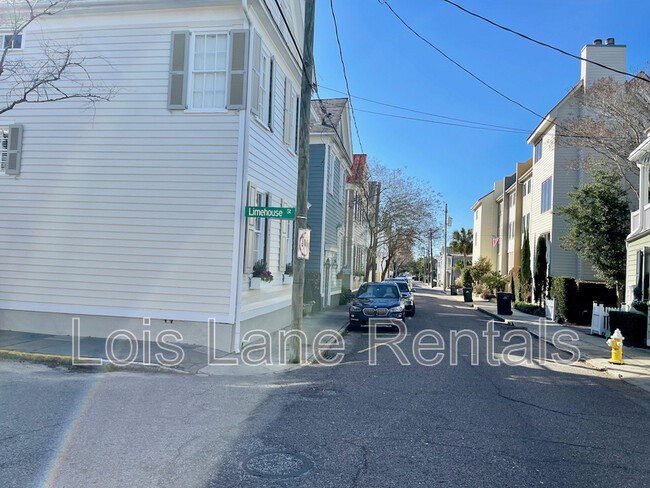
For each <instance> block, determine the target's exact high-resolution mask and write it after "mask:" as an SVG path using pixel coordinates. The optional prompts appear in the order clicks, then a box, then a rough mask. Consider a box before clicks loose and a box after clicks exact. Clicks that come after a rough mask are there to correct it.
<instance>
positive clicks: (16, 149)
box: [5, 125, 23, 175]
mask: <svg viewBox="0 0 650 488" xmlns="http://www.w3.org/2000/svg"><path fill="white" fill-rule="evenodd" d="M7 142H8V144H7V166H6V168H5V173H6V174H8V175H19V174H20V160H21V157H22V152H23V151H22V147H23V126H22V125H10V126H9V140H8V141H7Z"/></svg>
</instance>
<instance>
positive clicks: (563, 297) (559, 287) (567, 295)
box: [551, 276, 578, 322]
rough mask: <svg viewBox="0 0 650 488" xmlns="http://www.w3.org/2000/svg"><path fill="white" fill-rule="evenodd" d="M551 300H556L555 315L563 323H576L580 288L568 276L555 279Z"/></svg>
mask: <svg viewBox="0 0 650 488" xmlns="http://www.w3.org/2000/svg"><path fill="white" fill-rule="evenodd" d="M551 298H554V299H555V315H556V316H557V317H558V319H560V320H561V321H562V322H566V321H569V322H575V320H576V317H577V315H578V307H577V305H578V287H577V286H576V280H575V279H574V278H571V277H568V276H556V277H555V278H553V283H552V288H551Z"/></svg>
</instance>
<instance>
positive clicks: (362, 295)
mask: <svg viewBox="0 0 650 488" xmlns="http://www.w3.org/2000/svg"><path fill="white" fill-rule="evenodd" d="M349 314H350V325H351V326H360V325H368V319H370V318H375V317H381V318H384V317H387V318H393V319H400V320H401V319H403V318H404V302H403V299H402V294H401V292H400V290H399V287H398V285H397V283H386V282H383V283H364V284H363V285H361V286H360V287H359V290H358V291H357V293H356V295H355V297H354V300H353V301H352V303H351V304H350V309H349Z"/></svg>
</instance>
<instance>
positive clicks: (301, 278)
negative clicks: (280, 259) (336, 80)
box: [289, 0, 316, 363]
mask: <svg viewBox="0 0 650 488" xmlns="http://www.w3.org/2000/svg"><path fill="white" fill-rule="evenodd" d="M315 3H316V0H306V1H305V40H304V44H303V50H302V59H303V65H302V84H301V89H300V132H299V136H298V143H299V146H298V191H297V194H296V225H294V235H293V288H292V291H291V314H292V321H291V330H292V331H302V309H303V297H304V291H305V260H304V259H299V258H298V236H299V235H300V230H302V229H306V228H307V183H308V181H309V121H310V120H311V117H310V112H311V94H312V89H313V88H312V86H313V83H312V79H311V77H312V73H313V70H314V17H315ZM289 361H291V362H292V363H300V362H301V361H302V358H301V341H300V337H298V334H294V335H292V336H291V340H290V343H289Z"/></svg>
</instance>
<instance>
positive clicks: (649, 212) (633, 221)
mask: <svg viewBox="0 0 650 488" xmlns="http://www.w3.org/2000/svg"><path fill="white" fill-rule="evenodd" d="M643 213H644V215H645V222H644V225H643V229H642V228H641V209H639V210H637V211H635V212H632V214H631V215H630V217H631V218H630V231H631V233H633V234H634V233H635V232H643V231H645V230H648V229H650V203H649V204H648V205H646V206H645V207H643Z"/></svg>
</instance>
